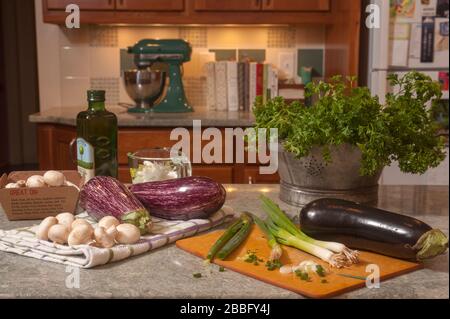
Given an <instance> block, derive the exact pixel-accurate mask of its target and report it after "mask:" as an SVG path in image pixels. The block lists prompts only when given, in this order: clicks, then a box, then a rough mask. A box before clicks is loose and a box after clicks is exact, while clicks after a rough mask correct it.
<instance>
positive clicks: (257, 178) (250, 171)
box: [244, 165, 280, 184]
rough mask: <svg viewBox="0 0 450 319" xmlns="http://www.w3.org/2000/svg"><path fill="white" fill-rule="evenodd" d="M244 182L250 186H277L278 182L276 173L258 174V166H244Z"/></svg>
mask: <svg viewBox="0 0 450 319" xmlns="http://www.w3.org/2000/svg"><path fill="white" fill-rule="evenodd" d="M244 178H245V181H246V182H248V183H251V184H277V183H279V182H280V177H279V175H278V173H275V174H260V173H259V166H256V165H255V166H246V167H245V169H244Z"/></svg>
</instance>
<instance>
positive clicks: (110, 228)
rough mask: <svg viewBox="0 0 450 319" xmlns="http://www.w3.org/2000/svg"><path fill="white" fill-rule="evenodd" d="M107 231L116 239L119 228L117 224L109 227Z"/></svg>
mask: <svg viewBox="0 0 450 319" xmlns="http://www.w3.org/2000/svg"><path fill="white" fill-rule="evenodd" d="M106 233H107V234H108V235H109V236H112V237H113V238H114V239H116V236H117V228H116V226H111V227H109V228H108V229H107V230H106Z"/></svg>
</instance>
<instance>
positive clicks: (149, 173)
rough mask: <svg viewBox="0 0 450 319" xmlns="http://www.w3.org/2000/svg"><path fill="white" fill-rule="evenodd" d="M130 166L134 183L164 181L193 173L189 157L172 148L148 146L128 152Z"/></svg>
mask: <svg viewBox="0 0 450 319" xmlns="http://www.w3.org/2000/svg"><path fill="white" fill-rule="evenodd" d="M128 166H129V168H130V175H131V180H132V183H133V184H138V183H144V182H154V181H163V180H167V179H174V178H181V177H188V176H191V175H192V166H191V162H190V160H189V158H188V157H187V156H186V155H184V153H183V152H181V151H180V152H178V153H175V154H172V153H171V150H170V148H147V149H142V150H138V151H136V152H134V153H128Z"/></svg>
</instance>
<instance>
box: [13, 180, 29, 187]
mask: <svg viewBox="0 0 450 319" xmlns="http://www.w3.org/2000/svg"><path fill="white" fill-rule="evenodd" d="M16 184H17V186H19V187H25V185H26V184H27V182H25V181H24V180H23V179H21V180H18V181H17V182H16Z"/></svg>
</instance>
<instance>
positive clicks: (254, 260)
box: [244, 250, 264, 266]
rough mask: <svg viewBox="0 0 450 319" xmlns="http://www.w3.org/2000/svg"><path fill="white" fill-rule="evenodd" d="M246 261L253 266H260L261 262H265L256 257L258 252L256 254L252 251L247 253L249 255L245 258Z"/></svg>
mask: <svg viewBox="0 0 450 319" xmlns="http://www.w3.org/2000/svg"><path fill="white" fill-rule="evenodd" d="M244 261H245V262H246V263H250V264H253V265H255V266H258V265H259V263H260V262H263V261H264V260H263V259H261V258H259V257H258V256H257V255H256V252H255V251H250V250H248V251H247V254H246V255H245V256H244Z"/></svg>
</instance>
